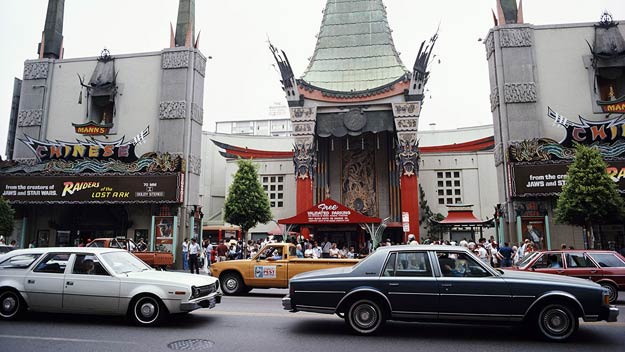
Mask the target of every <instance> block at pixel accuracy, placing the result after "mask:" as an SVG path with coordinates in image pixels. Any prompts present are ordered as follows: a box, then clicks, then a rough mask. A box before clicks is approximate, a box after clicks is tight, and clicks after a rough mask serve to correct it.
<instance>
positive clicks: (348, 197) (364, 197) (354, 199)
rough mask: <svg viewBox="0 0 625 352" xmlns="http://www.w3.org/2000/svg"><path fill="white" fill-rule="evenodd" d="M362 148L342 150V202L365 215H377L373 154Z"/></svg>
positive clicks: (368, 147)
mask: <svg viewBox="0 0 625 352" xmlns="http://www.w3.org/2000/svg"><path fill="white" fill-rule="evenodd" d="M365 145H366V147H365V148H364V149H360V148H358V149H352V150H348V151H344V152H343V180H342V186H341V188H342V193H343V204H345V205H346V206H347V207H349V208H352V209H354V210H356V211H358V212H359V213H361V214H364V215H367V216H377V197H376V176H375V155H374V152H373V149H372V148H371V147H370V145H369V144H365Z"/></svg>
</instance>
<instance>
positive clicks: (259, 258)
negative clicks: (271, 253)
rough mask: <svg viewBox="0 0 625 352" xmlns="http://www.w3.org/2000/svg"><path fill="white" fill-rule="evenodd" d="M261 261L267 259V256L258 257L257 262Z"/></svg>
mask: <svg viewBox="0 0 625 352" xmlns="http://www.w3.org/2000/svg"><path fill="white" fill-rule="evenodd" d="M261 259H267V256H266V255H264V254H261V255H259V256H258V259H257V260H261Z"/></svg>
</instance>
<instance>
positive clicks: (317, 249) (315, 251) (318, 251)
mask: <svg viewBox="0 0 625 352" xmlns="http://www.w3.org/2000/svg"><path fill="white" fill-rule="evenodd" d="M313 258H315V259H318V258H321V247H319V245H318V244H317V242H316V241H315V242H313Z"/></svg>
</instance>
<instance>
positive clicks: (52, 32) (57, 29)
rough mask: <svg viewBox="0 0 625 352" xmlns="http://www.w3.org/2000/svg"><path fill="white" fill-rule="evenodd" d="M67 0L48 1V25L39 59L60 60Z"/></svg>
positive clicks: (39, 49)
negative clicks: (64, 11)
mask: <svg viewBox="0 0 625 352" xmlns="http://www.w3.org/2000/svg"><path fill="white" fill-rule="evenodd" d="M64 8H65V0H48V12H47V13H46V24H45V26H44V30H43V33H42V35H41V43H39V46H38V48H37V54H39V58H40V59H43V58H47V59H59V58H61V57H62V52H63V9H64Z"/></svg>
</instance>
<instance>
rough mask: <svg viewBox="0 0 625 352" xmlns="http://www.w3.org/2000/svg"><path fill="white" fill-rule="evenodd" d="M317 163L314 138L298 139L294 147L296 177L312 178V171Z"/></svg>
mask: <svg viewBox="0 0 625 352" xmlns="http://www.w3.org/2000/svg"><path fill="white" fill-rule="evenodd" d="M316 163H317V160H316V155H315V146H314V138H313V137H312V136H310V137H305V138H296V139H295V144H294V145H293V164H294V165H295V177H296V178H301V179H306V178H309V177H310V178H312V170H313V168H314V167H315V165H316Z"/></svg>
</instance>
